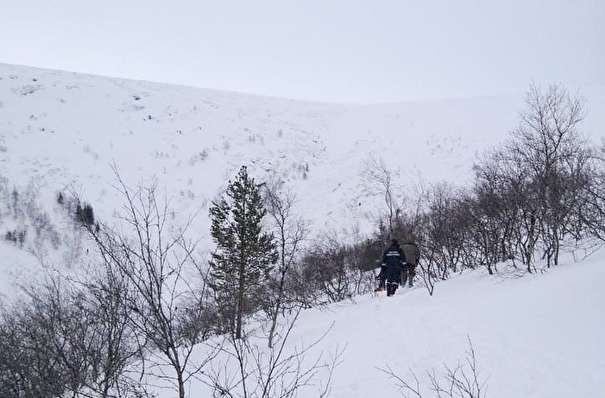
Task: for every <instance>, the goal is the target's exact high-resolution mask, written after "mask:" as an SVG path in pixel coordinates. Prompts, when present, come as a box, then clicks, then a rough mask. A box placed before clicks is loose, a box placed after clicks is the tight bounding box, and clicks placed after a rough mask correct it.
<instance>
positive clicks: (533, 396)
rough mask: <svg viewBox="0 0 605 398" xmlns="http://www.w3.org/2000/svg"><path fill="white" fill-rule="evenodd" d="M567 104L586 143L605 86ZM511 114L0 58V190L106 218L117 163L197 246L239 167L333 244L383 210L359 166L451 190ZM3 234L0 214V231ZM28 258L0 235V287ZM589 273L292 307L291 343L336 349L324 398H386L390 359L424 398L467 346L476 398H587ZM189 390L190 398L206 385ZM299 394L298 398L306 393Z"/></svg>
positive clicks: (405, 182)
mask: <svg viewBox="0 0 605 398" xmlns="http://www.w3.org/2000/svg"><path fill="white" fill-rule="evenodd" d="M578 94H579V95H582V96H584V97H585V98H586V105H585V111H586V119H585V121H584V122H583V123H582V124H581V128H582V130H583V132H584V133H586V134H587V135H589V137H590V138H591V139H593V140H594V141H599V140H600V139H601V137H603V136H605V113H603V112H602V110H603V109H605V87H591V88H585V89H583V90H581V91H579V92H578ZM523 107H524V93H519V95H517V96H512V97H493V98H473V99H460V100H449V101H426V102H410V103H397V104H384V105H363V106H362V105H359V106H353V105H339V104H322V103H309V102H300V101H293V100H288V99H279V98H266V97H258V96H252V95H243V94H236V93H229V92H220V91H212V90H205V89H199V88H191V87H181V86H169V85H162V84H157V83H151V82H141V81H128V80H119V79H112V78H106V77H97V76H89V75H81V74H73V73H67V72H60V71H49V70H41V69H35V68H29V67H21V66H14V65H5V64H0V179H1V180H0V182H2V184H4V185H3V187H4V191H1V192H2V194H3V195H4V196H5V200H6V201H9V200H10V195H11V190H12V189H13V187H18V189H19V191H20V192H30V191H31V190H33V191H35V192H37V194H38V195H39V200H40V202H41V204H40V206H42V207H43V208H44V209H46V211H48V212H49V214H50V217H52V218H53V219H55V218H56V219H57V220H59V219H60V215H59V213H60V211H59V209H58V206H57V203H56V202H57V194H58V193H59V192H72V193H75V194H77V195H79V196H80V197H81V198H82V199H83V200H84V201H86V202H87V203H90V204H91V205H92V206H93V208H94V210H95V215H96V217H97V218H98V219H101V220H103V221H104V222H111V220H112V219H113V217H114V214H115V212H116V210H117V209H120V208H121V207H122V206H123V204H124V203H123V199H122V197H121V195H120V193H119V192H118V191H116V189H115V188H114V186H115V185H116V176H115V174H114V171H113V170H114V168H115V169H117V170H118V172H119V174H120V176H121V177H122V178H123V179H124V181H125V182H126V183H127V184H129V185H130V186H136V185H137V184H138V183H139V182H142V183H144V184H145V183H148V182H149V181H152V180H153V179H157V182H158V188H159V192H160V193H161V194H163V193H164V192H166V196H167V197H168V198H170V199H171V203H170V205H171V207H172V208H173V209H174V210H175V211H176V214H175V219H176V221H177V223H178V221H180V220H185V219H187V218H188V217H189V216H190V215H191V214H194V213H196V212H198V211H199V216H198V218H197V219H196V221H195V223H194V224H193V226H192V227H193V231H192V232H193V233H194V234H196V235H197V236H199V237H200V239H201V242H202V249H205V248H208V247H210V245H211V241H210V239H209V221H208V208H209V205H210V201H212V200H213V199H214V198H216V197H217V195H218V194H220V193H221V192H222V190H223V189H224V188H225V187H226V184H227V181H228V180H229V179H232V178H233V177H234V176H235V174H236V173H237V171H238V169H239V168H240V166H242V165H247V166H248V168H249V170H250V174H251V175H252V176H253V177H254V178H255V179H256V180H257V181H259V182H260V181H265V180H268V179H271V178H276V179H283V180H284V181H286V183H287V185H288V186H290V187H292V188H293V190H294V192H295V193H296V195H297V197H298V204H297V208H296V211H297V212H299V213H300V215H301V216H303V217H304V218H306V219H308V220H310V221H311V223H312V224H311V230H312V231H313V234H316V235H319V234H321V233H322V232H327V231H334V232H337V233H339V234H340V235H339V236H340V237H341V238H342V239H343V240H345V239H347V234H346V233H344V232H352V231H354V230H355V229H356V228H359V230H360V231H361V233H369V232H371V231H372V228H373V224H372V220H371V219H370V216H371V214H374V213H375V211H376V209H378V208H380V207H381V206H383V203H382V198H381V197H379V196H375V195H372V194H371V192H370V189H369V187H368V184H371V182H368V181H367V180H364V178H362V174H363V171H364V169H365V168H366V167H367V164H368V163H369V162H371V161H372V160H383V161H384V163H385V164H386V165H387V166H388V167H389V169H390V170H393V171H394V172H395V176H396V181H395V183H396V185H397V186H398V187H402V188H403V189H404V190H405V189H408V188H409V189H411V187H413V186H414V185H415V184H418V183H420V182H423V183H434V182H438V181H447V182H449V183H452V184H457V185H463V184H464V183H465V182H466V181H467V179H468V178H469V177H470V168H471V166H472V163H473V159H474V157H475V155H476V154H478V153H480V152H482V151H483V150H485V149H487V148H489V147H492V146H494V145H497V144H498V143H500V142H502V141H503V140H505V139H506V138H507V137H508V133H509V131H510V130H512V129H513V128H515V127H516V125H517V122H518V112H519V111H521V110H522V109H523ZM28 187H29V188H28ZM1 214H2V213H0V215H1ZM14 227H15V222H14V220H13V221H11V219H9V218H6V217H5V218H1V217H0V235H1V236H4V234H5V233H6V231H9V230H11V229H12V228H14ZM57 233H59V234H61V236H69V235H70V234H71V231H70V230H59V231H58V232H57ZM40 253H41V252H35V251H31V250H30V251H28V250H20V249H18V248H17V247H15V246H14V245H13V244H12V243H10V242H6V241H4V240H1V241H0V255H1V256H0V258H1V259H0V279H2V280H1V281H0V289H1V291H2V293H4V294H6V292H7V288H8V286H9V285H10V282H11V281H12V279H13V278H14V277H18V276H19V275H21V273H22V271H23V270H25V269H29V268H35V267H36V266H39V262H40V260H41V257H44V256H43V255H41V254H40ZM604 261H605V252H604V251H603V250H601V251H599V252H597V253H596V254H594V255H593V256H591V257H589V259H588V260H587V261H585V262H582V263H580V264H575V263H574V261H573V260H572V259H571V258H568V257H566V258H565V259H564V260H562V265H561V266H559V267H556V268H553V269H551V270H549V271H548V272H547V273H546V274H544V275H539V276H534V275H531V276H527V277H523V278H516V277H513V276H512V275H511V276H510V277H505V276H502V275H500V276H497V277H492V276H488V275H487V274H486V272H484V271H483V270H479V271H474V272H468V273H465V274H463V275H460V276H456V277H454V278H452V279H451V280H449V281H446V282H444V283H441V284H439V286H438V287H437V289H436V293H435V295H434V296H432V297H431V296H429V295H428V294H427V292H426V290H424V289H423V288H422V287H416V288H414V289H413V290H410V291H408V290H406V289H403V290H400V291H398V292H397V294H396V295H395V297H392V298H387V297H384V296H371V295H368V296H362V297H359V298H358V299H357V300H356V302H355V303H342V304H338V305H332V306H330V307H328V308H325V309H322V310H309V311H307V312H305V313H303V315H302V317H301V319H300V320H299V323H298V324H297V327H296V329H295V331H294V335H293V338H292V342H293V343H296V342H299V341H301V340H305V341H313V340H314V339H316V338H318V337H319V336H320V335H321V334H322V333H324V332H325V331H326V330H327V329H329V328H330V325H331V324H332V322H334V326H333V328H332V330H331V331H330V332H329V333H328V335H327V336H326V338H325V339H324V340H322V342H321V345H320V346H318V347H316V349H317V350H318V352H319V351H325V352H326V353H327V352H331V351H333V350H334V349H335V348H336V347H338V346H340V347H346V350H345V352H344V356H343V363H342V364H341V365H340V366H339V367H337V368H336V370H335V373H334V378H333V391H332V395H331V397H336V398H340V397H343V398H344V397H346V398H362V397H374V396H382V397H384V396H397V394H398V392H397V389H396V387H395V386H394V384H395V381H394V380H389V379H388V377H387V375H386V374H385V373H384V372H381V371H380V370H378V369H377V368H385V367H386V366H387V365H388V366H390V367H391V368H392V369H393V371H394V372H396V373H397V374H398V375H401V377H404V378H408V377H409V376H410V373H409V369H413V370H414V372H415V373H416V375H417V376H419V380H420V381H421V382H422V383H423V385H424V386H427V387H425V389H424V391H426V392H425V395H424V396H425V397H429V396H433V395H432V394H431V393H430V392H428V391H429V390H428V385H427V384H426V383H427V380H426V375H425V373H424V370H431V369H433V368H435V369H436V371H437V374H439V372H440V371H441V370H442V367H441V366H442V364H443V363H445V364H447V365H449V366H451V367H455V366H456V364H457V361H459V360H461V361H463V362H464V358H465V351H466V350H468V348H469V347H468V340H469V339H470V341H471V342H472V344H473V347H474V349H475V350H476V355H477V362H478V368H479V372H480V377H481V379H482V380H486V385H487V386H488V391H487V395H486V396H487V397H490V398H499V397H501V398H505V397H506V398H510V397H523V398H538V397H548V398H550V397H561V398H563V397H576V396H577V397H584V398H585V397H602V396H603V391H604V389H605V378H604V376H603V375H605V359H604V358H605V344H604V343H603V341H604V340H603V337H602V334H603V330H604V329H605V312H604V311H603V304H604V303H605V295H604V293H603V292H604V290H603V288H602V287H603V284H604V283H605V268H603V266H602V265H603V262H604ZM408 380H409V379H408ZM190 388H191V391H192V395H191V396H192V397H193V396H196V395H195V394H194V393H193V392H195V391H201V390H203V386H200V385H195V384H193V385H192V386H190ZM162 394H163V395H160V396H161V397H166V398H167V397H169V396H172V395H171V393H168V392H165V393H164V392H163V393H162ZM307 394H308V395H301V397H302V398H306V397H312V396H315V395H312V394H311V393H307ZM201 396H206V395H201ZM410 396H412V395H410Z"/></svg>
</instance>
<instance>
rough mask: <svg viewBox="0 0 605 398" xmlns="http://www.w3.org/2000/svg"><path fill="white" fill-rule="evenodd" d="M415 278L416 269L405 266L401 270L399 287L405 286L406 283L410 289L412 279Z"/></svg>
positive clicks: (409, 265)
mask: <svg viewBox="0 0 605 398" xmlns="http://www.w3.org/2000/svg"><path fill="white" fill-rule="evenodd" d="M415 276H416V267H415V266H414V265H411V264H405V265H404V266H403V269H402V270H401V286H405V283H406V281H407V282H408V286H410V287H412V285H413V281H414V277H415Z"/></svg>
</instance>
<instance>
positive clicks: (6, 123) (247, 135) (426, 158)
mask: <svg viewBox="0 0 605 398" xmlns="http://www.w3.org/2000/svg"><path fill="white" fill-rule="evenodd" d="M522 106H523V96H522V95H520V96H519V97H517V98H487V99H476V100H462V101H454V102H451V101H450V102H447V101H446V102H423V103H404V104H388V105H384V106H344V105H343V106H341V105H328V104H319V103H305V102H299V101H292V100H286V99H273V98H263V97H255V96H250V95H241V94H234V93H227V92H219V91H210V90H203V89H197V88H189V87H178V86H168V85H160V84H154V83H149V82H138V81H126V80H117V79H110V78H103V77H95V76H87V75H78V74H72V73H65V72H56V71H47V70H38V69H33V68H26V67H17V66H10V65H0V115H2V117H1V118H0V134H1V137H2V138H1V140H2V142H0V145H2V148H3V151H2V163H1V165H0V173H1V174H2V175H3V176H4V177H5V178H8V179H9V180H10V182H11V183H12V184H18V185H26V184H27V183H28V182H29V181H30V179H32V178H36V177H42V178H41V179H42V180H43V184H44V187H45V188H46V189H45V190H46V191H47V193H48V194H51V195H54V193H55V192H56V191H58V190H61V189H65V188H72V189H75V190H77V191H78V193H79V194H81V195H82V197H83V199H85V200H87V201H89V202H90V203H91V204H92V205H93V206H94V208H95V209H96V210H97V211H98V212H99V215H100V216H102V217H107V216H109V215H111V213H112V208H113V207H115V206H117V205H118V204H117V203H116V199H115V198H114V197H113V196H112V195H113V193H112V192H111V191H112V188H111V185H112V184H113V183H114V182H115V178H114V177H115V176H114V175H113V172H112V171H111V165H112V164H115V165H116V166H117V168H118V169H119V170H120V173H121V174H122V177H123V178H124V179H125V180H126V181H127V182H129V183H131V184H135V183H136V182H138V181H139V180H146V179H148V178H149V177H151V176H154V177H156V178H158V180H159V185H160V186H161V187H166V190H167V193H168V195H170V196H171V197H172V198H173V200H174V201H175V202H174V207H176V208H178V209H180V210H182V211H184V212H186V211H193V210H194V209H196V208H197V207H198V206H202V207H204V208H205V207H206V205H207V203H208V201H209V200H211V199H212V198H213V197H214V196H215V195H216V194H217V193H218V192H219V191H220V189H221V188H224V185H225V183H226V181H227V180H228V179H229V178H232V177H233V176H234V175H235V173H236V171H237V170H238V168H239V167H240V166H241V165H243V164H246V165H248V166H249V167H250V169H251V173H253V175H254V176H255V177H256V178H257V179H259V180H264V179H265V178H267V176H269V175H272V174H277V175H278V176H279V177H281V178H284V179H286V180H287V181H289V182H291V183H292V185H293V186H294V187H295V188H296V191H297V193H298V196H299V198H300V199H301V205H302V208H303V209H304V211H305V213H306V216H307V217H309V218H311V219H313V220H314V221H315V222H316V227H317V228H324V227H328V226H329V227H331V228H336V229H339V228H344V227H349V225H350V224H351V221H350V214H349V213H348V210H347V206H348V205H350V204H351V203H355V204H356V206H357V207H361V208H358V209H357V210H358V211H360V212H361V213H363V212H364V211H369V210H371V209H372V207H373V206H375V204H374V203H372V202H371V201H370V200H369V199H364V198H359V195H360V194H361V192H362V189H361V187H360V178H359V175H360V172H361V170H362V168H363V165H364V162H367V160H368V158H369V157H375V158H382V159H384V160H385V162H386V164H387V165H388V166H389V167H390V168H392V169H393V170H395V169H397V168H400V169H401V171H402V173H406V176H407V177H408V178H410V179H413V180H418V179H419V178H423V179H428V180H430V181H435V180H446V181H450V182H457V181H462V180H463V179H464V178H465V176H466V175H467V173H468V171H469V167H470V164H471V163H470V162H471V159H472V157H473V156H474V154H475V153H476V151H480V150H483V149H484V148H485V147H486V146H488V145H489V144H490V143H492V142H498V141H500V140H502V139H503V138H504V137H506V135H507V133H508V131H509V130H510V129H511V128H513V127H514V126H515V124H516V118H517V112H518V111H519V109H520V108H521V107H522ZM317 198H321V199H322V200H321V201H320V202H319V201H317ZM361 213H360V214H361ZM204 229H205V227H201V229H200V233H202V231H204Z"/></svg>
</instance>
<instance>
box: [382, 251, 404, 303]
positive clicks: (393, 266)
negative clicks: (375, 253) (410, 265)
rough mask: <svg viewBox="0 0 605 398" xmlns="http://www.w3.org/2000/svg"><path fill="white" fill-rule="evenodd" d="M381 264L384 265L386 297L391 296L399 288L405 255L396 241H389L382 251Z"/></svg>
mask: <svg viewBox="0 0 605 398" xmlns="http://www.w3.org/2000/svg"><path fill="white" fill-rule="evenodd" d="M382 262H383V263H384V264H386V270H385V271H386V272H385V276H386V287H387V296H392V295H393V294H395V291H396V290H397V288H398V287H399V283H400V278H401V270H402V269H403V264H404V263H405V254H404V253H403V250H401V247H399V242H397V239H393V240H392V241H391V245H390V246H389V247H388V248H387V249H386V250H385V251H384V253H383V255H382Z"/></svg>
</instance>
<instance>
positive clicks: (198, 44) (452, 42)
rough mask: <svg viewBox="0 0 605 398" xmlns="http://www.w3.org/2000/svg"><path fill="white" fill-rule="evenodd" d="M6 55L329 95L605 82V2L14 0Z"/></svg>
mask: <svg viewBox="0 0 605 398" xmlns="http://www.w3.org/2000/svg"><path fill="white" fill-rule="evenodd" d="M2 3H3V4H2V7H1V8H0V9H1V11H0V62H2V63H9V64H21V65H28V66H37V67H43V68H52V69H61V70H68V71H76V72H84V73H91V74H98V75H105V76H115V77H124V78H133V79H140V80H151V81H158V82H166V83H176V84H185V85H192V86H198V87H206V88H216V89H223V90H230V91H238V92H246V93H255V94H262V95H271V96H278V97H286V98H295V99H305V100H315V101H328V102H361V103H373V102H389V101H401V100H418V99H432V98H449V97H468V96H477V95H497V94H511V93H519V92H524V91H526V89H527V87H528V86H529V84H530V83H532V82H534V83H538V84H543V83H552V82H556V83H562V84H564V85H565V86H566V87H568V88H570V89H575V88H578V87H583V86H591V85H597V84H605V26H604V25H605V1H604V0H497V1H496V0H492V1H489V0H414V1H411V0H364V1H362V0H255V1H252V0H238V1H233V0H216V1H214V0H213V1H209V0H189V1H184V0H170V1H168V0H166V1H157V0H145V1H143V0H102V1H97V0H53V1H50V0H12V1H10V0H4V1H2Z"/></svg>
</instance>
